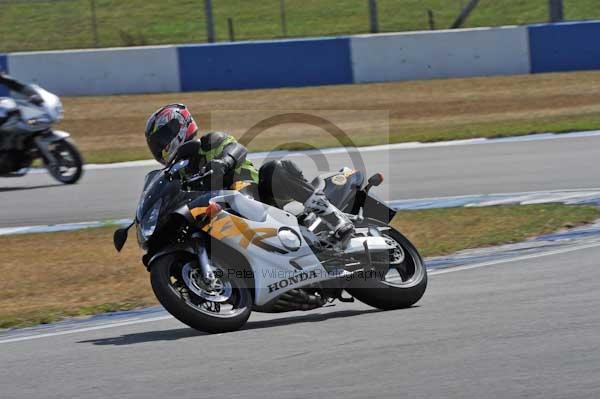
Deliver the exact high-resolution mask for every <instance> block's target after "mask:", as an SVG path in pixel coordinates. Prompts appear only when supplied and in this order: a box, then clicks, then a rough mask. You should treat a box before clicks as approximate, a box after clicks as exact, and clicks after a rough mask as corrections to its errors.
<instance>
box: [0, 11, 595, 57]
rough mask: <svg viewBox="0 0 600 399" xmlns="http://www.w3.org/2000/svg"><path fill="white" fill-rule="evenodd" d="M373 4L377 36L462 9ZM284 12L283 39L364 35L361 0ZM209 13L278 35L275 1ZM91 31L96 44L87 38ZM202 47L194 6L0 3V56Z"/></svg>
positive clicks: (220, 27)
mask: <svg viewBox="0 0 600 399" xmlns="http://www.w3.org/2000/svg"><path fill="white" fill-rule="evenodd" d="M596 1H597V0H577V1H575V0H569V1H565V18H566V19H567V20H577V19H591V18H598V17H599V16H600V11H599V9H598V7H597V2H596ZM377 3H378V9H379V12H378V16H379V27H380V30H381V31H382V32H394V31H411V30H427V29H429V21H428V16H427V11H428V10H431V11H433V13H434V15H435V26H436V27H437V29H445V28H448V27H449V26H450V25H451V24H452V22H453V21H454V19H456V17H457V16H458V14H459V12H460V10H461V8H462V7H464V6H465V5H466V1H462V0H461V1H449V0H402V1H398V0H378V2H377ZM92 4H93V5H94V7H93V8H92V7H91V6H92ZM285 8H286V14H287V17H286V19H287V24H286V25H287V36H288V37H305V36H320V35H340V34H349V33H350V34H352V33H368V32H369V8H368V3H367V1H366V0H336V1H323V0H302V1H300V0H286V1H285ZM92 10H93V11H92ZM213 10H214V12H213V14H214V21H215V29H216V36H217V40H228V23H227V19H228V18H232V20H233V23H234V26H235V37H236V40H249V39H270V38H279V37H282V36H283V35H284V34H283V32H282V26H281V16H280V1H278V0H268V1H252V2H251V1H247V0H228V1H214V2H213ZM94 13H95V16H96V19H95V21H94V20H93V18H92V16H93V15H94ZM18 21H27V22H28V23H27V24H21V23H19V22H18ZM546 21H548V2H547V1H546V0H528V1H524V0H502V1H482V2H480V4H479V5H478V6H477V8H476V9H475V10H474V11H473V13H472V14H471V15H470V16H469V18H468V19H467V21H466V23H465V27H478V26H499V25H516V24H526V23H536V22H546ZM94 26H95V27H96V29H97V40H94V35H93V27H94ZM204 41H206V25H205V17H204V9H203V5H202V2H201V1H198V0H179V1H177V2H175V1H164V0H162V1H159V0H127V1H116V0H95V2H93V3H92V2H91V1H90V0H68V1H64V0H63V1H56V0H52V1H51V0H37V1H35V2H33V1H25V0H20V1H19V0H17V1H14V0H9V1H6V0H4V1H0V51H25V50H39V49H52V50H54V49H64V48H86V47H95V46H98V47H110V46H132V45H145V44H166V43H169V44H170V43H190V42H204Z"/></svg>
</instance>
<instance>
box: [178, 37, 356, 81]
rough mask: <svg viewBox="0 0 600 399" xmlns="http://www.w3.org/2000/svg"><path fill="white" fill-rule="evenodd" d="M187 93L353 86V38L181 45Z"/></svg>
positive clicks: (180, 63) (181, 59)
mask: <svg viewBox="0 0 600 399" xmlns="http://www.w3.org/2000/svg"><path fill="white" fill-rule="evenodd" d="M178 58H179V72H180V79H181V90H182V91H195V90H234V89H258V88H275V87H286V86H287V87H291V86H296V87H298V86H318V85H328V84H344V83H352V82H353V78H352V65H351V60H350V39H349V38H323V39H307V40H284V41H259V42H246V43H219V44H208V45H207V44H204V45H189V46H180V47H179V48H178Z"/></svg>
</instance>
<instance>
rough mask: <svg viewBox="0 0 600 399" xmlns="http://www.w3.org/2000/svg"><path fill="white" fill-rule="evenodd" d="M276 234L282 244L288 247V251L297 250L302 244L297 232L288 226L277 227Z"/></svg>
mask: <svg viewBox="0 0 600 399" xmlns="http://www.w3.org/2000/svg"><path fill="white" fill-rule="evenodd" d="M277 236H278V237H279V240H280V241H281V243H282V244H283V246H284V247H286V248H287V249H289V250H290V251H297V250H298V249H300V246H301V245H302V240H301V239H300V237H299V236H298V234H297V233H296V232H295V231H294V230H292V229H290V228H287V227H282V228H281V229H279V232H278V233H277Z"/></svg>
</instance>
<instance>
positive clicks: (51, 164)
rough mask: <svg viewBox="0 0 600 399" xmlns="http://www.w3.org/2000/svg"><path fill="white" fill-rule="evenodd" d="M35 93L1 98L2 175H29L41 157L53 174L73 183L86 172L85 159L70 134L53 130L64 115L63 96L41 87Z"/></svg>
mask: <svg viewBox="0 0 600 399" xmlns="http://www.w3.org/2000/svg"><path fill="white" fill-rule="evenodd" d="M29 87H30V89H31V90H32V92H33V93H34V95H33V96H29V97H28V98H17V99H13V98H10V97H0V122H1V124H0V177H20V176H24V175H25V174H27V172H28V171H29V170H30V168H31V166H32V165H33V163H34V161H36V160H37V159H40V160H41V161H42V163H43V165H44V166H45V167H46V169H47V170H48V172H49V173H50V175H52V177H54V178H55V179H56V180H58V181H59V182H61V183H64V184H74V183H76V182H77V181H78V180H79V179H80V177H81V175H82V173H83V158H82V156H81V154H80V153H79V150H78V149H77V147H76V146H75V144H74V143H73V141H72V139H71V138H70V135H69V133H66V132H63V131H60V130H55V129H52V125H53V124H55V123H57V122H59V121H60V120H62V118H63V106H62V103H61V101H60V99H59V98H58V97H57V96H56V95H54V94H52V93H50V92H48V91H46V90H44V89H42V88H41V87H39V86H36V85H31V86H29Z"/></svg>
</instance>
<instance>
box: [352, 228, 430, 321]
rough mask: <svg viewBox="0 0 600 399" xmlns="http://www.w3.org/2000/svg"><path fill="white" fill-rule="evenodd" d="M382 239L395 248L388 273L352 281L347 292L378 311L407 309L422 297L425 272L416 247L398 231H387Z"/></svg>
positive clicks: (425, 286) (425, 280) (425, 278)
mask: <svg viewBox="0 0 600 399" xmlns="http://www.w3.org/2000/svg"><path fill="white" fill-rule="evenodd" d="M377 224H379V223H377ZM384 237H385V238H386V239H388V240H390V242H393V243H394V244H395V245H396V246H397V250H395V251H392V253H390V255H389V269H388V270H387V271H386V272H385V273H374V275H373V276H369V278H356V279H353V280H352V281H351V282H350V285H349V286H348V287H347V288H346V290H347V291H348V293H349V294H350V295H352V296H353V297H355V298H356V299H358V300H359V301H361V302H363V303H365V304H367V305H369V306H373V307H375V308H378V309H382V310H393V309H402V308H408V307H410V306H412V305H414V304H415V303H417V302H418V301H419V300H420V299H421V297H422V296H423V294H424V293H425V289H426V288H427V269H426V268H425V264H424V262H423V259H422V258H421V255H420V254H419V252H418V251H417V249H416V248H415V246H414V245H413V244H412V243H411V242H410V241H409V240H408V239H407V238H406V237H404V236H403V235H402V234H401V233H400V232H399V231H397V230H395V229H394V228H390V229H389V230H388V231H386V232H385V234H384Z"/></svg>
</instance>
